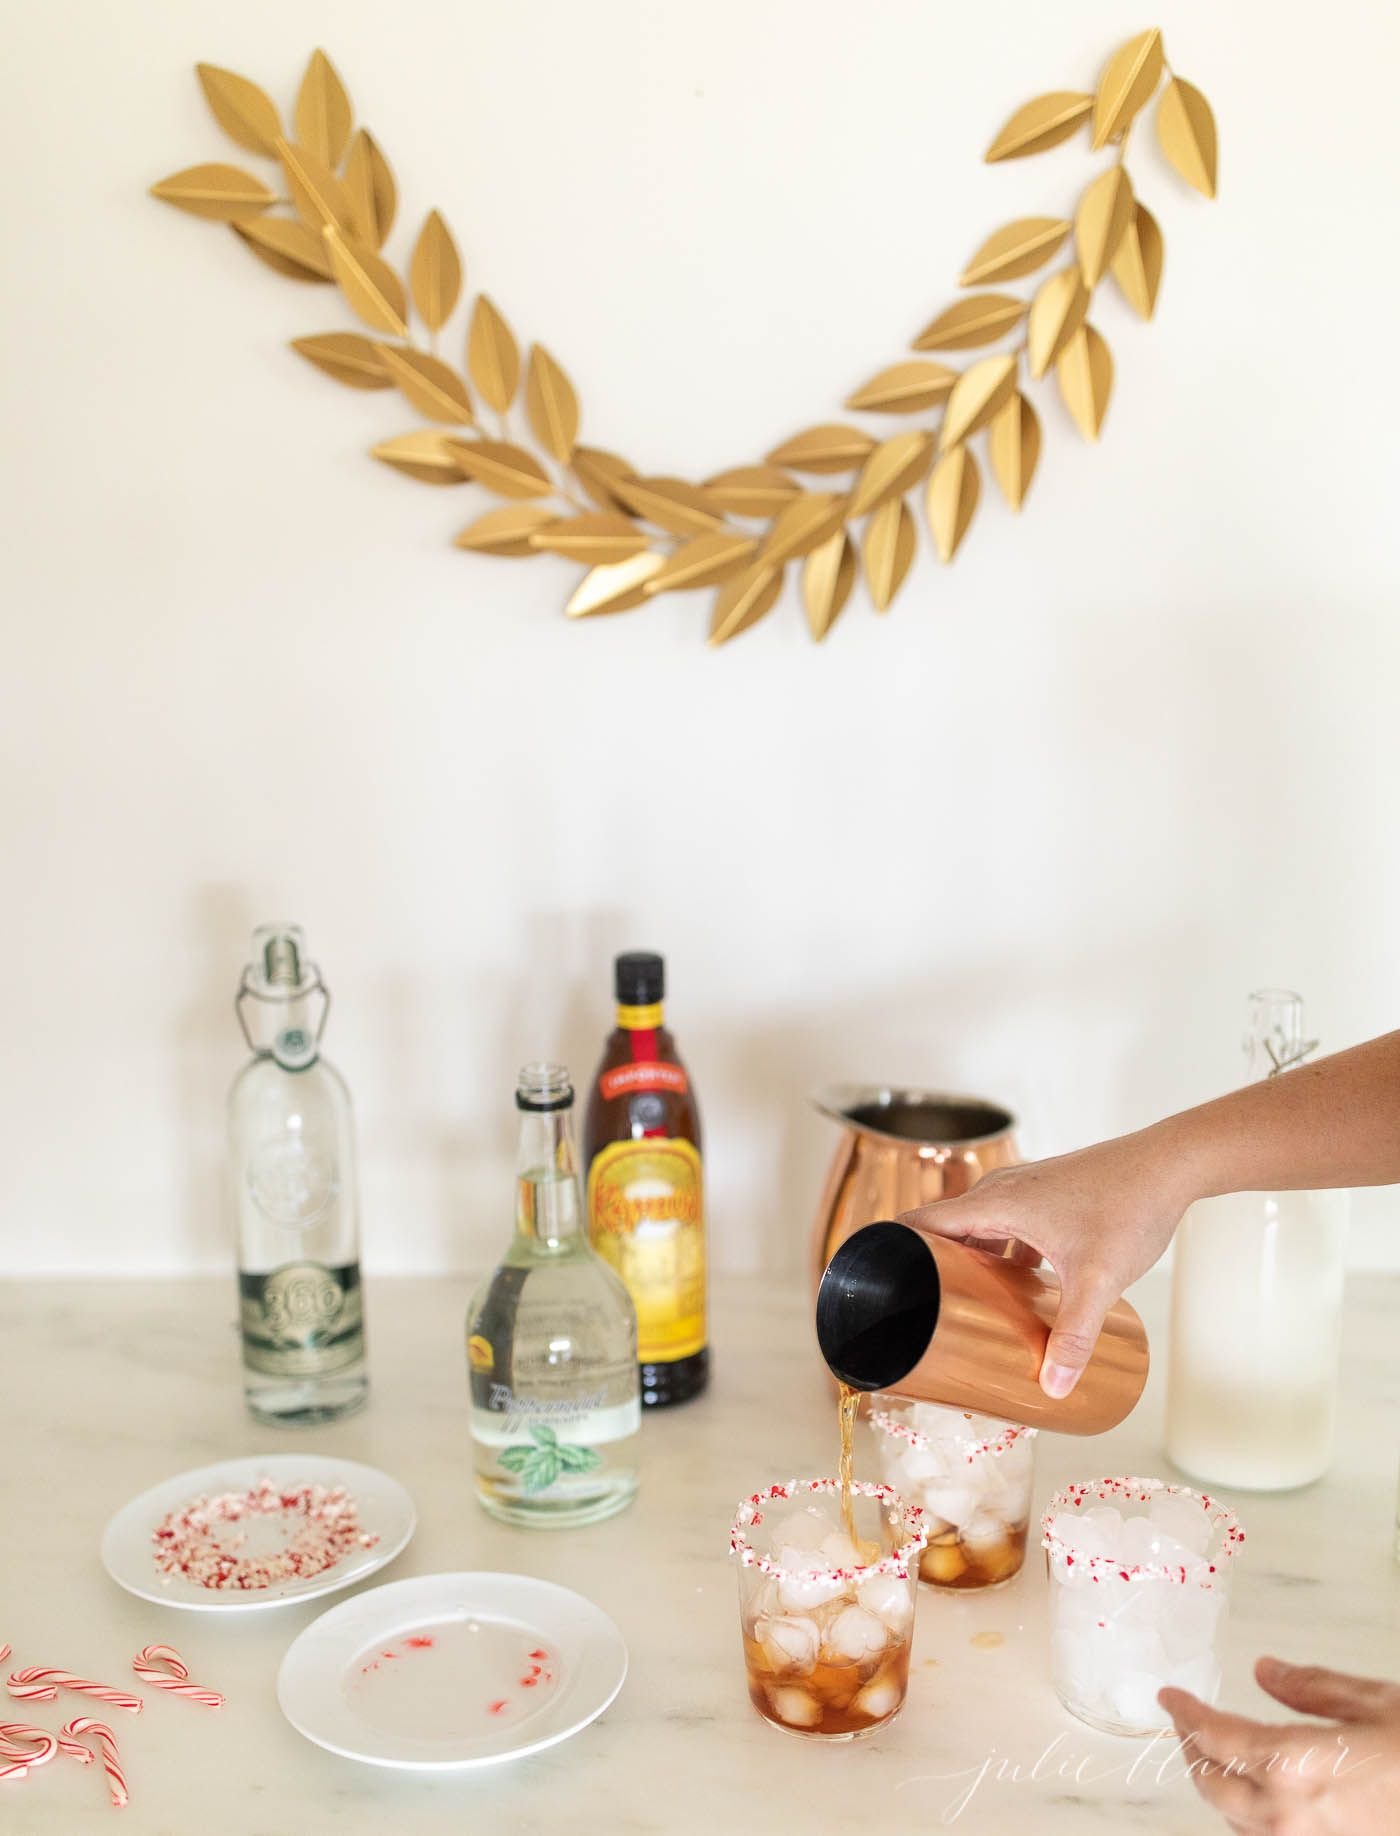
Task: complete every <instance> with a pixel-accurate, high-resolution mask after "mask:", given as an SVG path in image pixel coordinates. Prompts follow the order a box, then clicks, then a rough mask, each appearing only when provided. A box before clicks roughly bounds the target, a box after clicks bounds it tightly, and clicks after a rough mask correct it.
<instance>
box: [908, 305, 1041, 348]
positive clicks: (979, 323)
mask: <svg viewBox="0 0 1400 1836" xmlns="http://www.w3.org/2000/svg"><path fill="white" fill-rule="evenodd" d="M1025 316H1026V303H1025V301H1024V300H1018V299H1016V298H1014V297H1013V296H1012V295H1011V294H1009V293H975V294H973V296H972V298H971V299H967V300H958V301H956V302H955V303H954V304H953V305H951V306H949V307H948V308H947V310H946V311H944V312H940V313H939V315H938V317H937V318H936V319H934V320H932V321H931V322H930V323H929V324H928V325H926V326H925V327H924V329H923V330H922V331H921V332H920V333H919V335H918V337H917V338H916V339H915V340H914V349H915V350H916V351H965V350H970V349H971V348H972V347H973V345H977V344H994V343H995V342H996V340H997V339H998V338H1001V337H1004V336H1005V334H1006V333H1007V332H1009V331H1013V330H1014V329H1015V327H1016V326H1018V325H1019V324H1020V323H1021V321H1022V319H1024V318H1025Z"/></svg>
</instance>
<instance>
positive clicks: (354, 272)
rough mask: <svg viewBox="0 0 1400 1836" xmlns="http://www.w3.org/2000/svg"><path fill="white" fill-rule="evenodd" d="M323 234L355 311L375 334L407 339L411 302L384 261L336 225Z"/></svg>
mask: <svg viewBox="0 0 1400 1836" xmlns="http://www.w3.org/2000/svg"><path fill="white" fill-rule="evenodd" d="M323 233H324V235H325V238H326V253H327V254H328V255H329V256H330V258H331V272H332V273H333V274H334V275H335V278H336V280H337V281H338V283H339V285H340V291H341V292H342V293H343V294H344V295H345V298H346V300H347V301H348V303H349V305H350V309H351V311H352V312H353V313H354V314H355V315H356V317H357V318H360V319H363V320H364V322H365V324H366V325H369V326H372V327H373V328H374V330H375V331H387V332H394V333H395V334H396V335H397V336H398V337H400V338H405V337H407V336H408V301H407V300H406V299H405V297H404V290H403V282H402V281H401V280H400V279H399V277H398V275H397V274H395V272H394V270H393V269H392V268H391V267H390V266H389V264H388V262H387V261H385V259H384V257H383V256H382V255H378V254H376V253H375V251H374V250H373V249H371V248H366V247H365V245H364V243H362V242H352V241H351V240H350V238H349V237H348V236H344V235H342V234H341V232H340V231H339V230H338V229H336V228H335V226H334V225H333V224H328V225H327V227H326V229H325V231H324V232H323Z"/></svg>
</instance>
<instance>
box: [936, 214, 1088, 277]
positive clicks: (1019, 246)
mask: <svg viewBox="0 0 1400 1836" xmlns="http://www.w3.org/2000/svg"><path fill="white" fill-rule="evenodd" d="M1069 232H1070V224H1069V222H1068V221H1067V220H1066V219H1065V218H1064V217H1018V218H1017V220H1016V221H1015V222H1014V223H1008V224H1006V225H1005V226H1004V227H1003V228H1001V229H999V230H995V231H993V233H992V234H991V235H990V236H988V238H987V240H986V241H985V242H984V243H983V244H982V246H981V248H980V249H978V251H977V253H976V254H975V255H974V256H973V258H972V260H971V261H970V262H969V263H968V264H967V266H966V267H965V268H964V269H963V271H962V273H961V275H959V277H958V285H959V286H960V287H986V286H989V285H990V284H991V283H992V282H993V281H1008V280H1017V279H1019V277H1020V276H1021V275H1023V274H1033V273H1034V272H1035V270H1036V269H1037V268H1042V267H1044V265H1045V263H1046V262H1047V261H1049V259H1050V257H1051V256H1052V255H1053V254H1054V253H1055V251H1056V249H1058V248H1059V246H1060V244H1061V243H1062V242H1063V241H1064V239H1065V237H1066V236H1068V234H1069Z"/></svg>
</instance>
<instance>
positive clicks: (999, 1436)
mask: <svg viewBox="0 0 1400 1836" xmlns="http://www.w3.org/2000/svg"><path fill="white" fill-rule="evenodd" d="M954 1413H958V1412H957V1411H954V1410H949V1414H950V1415H951V1414H954ZM960 1413H961V1414H962V1415H963V1416H964V1417H966V1419H967V1420H968V1421H971V1419H972V1416H971V1413H970V1412H969V1411H968V1410H966V1409H964V1410H962V1411H960ZM867 1420H868V1421H869V1423H870V1426H871V1427H872V1428H877V1429H878V1430H879V1431H880V1433H881V1434H888V1435H892V1436H893V1437H894V1438H895V1439H896V1440H900V1441H907V1442H908V1443H909V1445H910V1446H911V1447H913V1448H919V1449H922V1448H925V1447H932V1446H934V1445H938V1446H944V1445H947V1444H948V1443H949V1442H951V1443H952V1444H953V1445H955V1446H956V1447H957V1449H958V1451H959V1452H960V1453H961V1454H962V1455H963V1457H964V1459H965V1460H967V1461H968V1462H969V1463H970V1462H972V1461H973V1460H975V1459H977V1458H978V1456H979V1455H981V1454H1001V1453H1005V1452H1006V1450H1007V1448H1008V1447H1014V1446H1015V1445H1016V1443H1017V1441H1022V1440H1032V1441H1033V1440H1034V1439H1035V1437H1036V1436H1037V1435H1038V1434H1039V1433H1040V1430H1039V1429H1038V1428H1025V1427H1023V1426H1022V1425H1021V1424H1020V1423H1019V1422H1008V1423H1007V1424H1006V1426H1005V1428H1003V1429H1001V1430H1000V1431H999V1432H998V1433H996V1434H989V1435H983V1436H981V1437H980V1438H972V1437H970V1436H963V1435H958V1434H927V1433H925V1432H924V1430H922V1429H920V1428H915V1427H913V1426H912V1425H911V1424H910V1423H909V1422H907V1421H905V1419H904V1417H903V1416H902V1415H896V1414H895V1412H894V1410H893V1409H872V1410H871V1411H870V1414H869V1416H868V1417H867Z"/></svg>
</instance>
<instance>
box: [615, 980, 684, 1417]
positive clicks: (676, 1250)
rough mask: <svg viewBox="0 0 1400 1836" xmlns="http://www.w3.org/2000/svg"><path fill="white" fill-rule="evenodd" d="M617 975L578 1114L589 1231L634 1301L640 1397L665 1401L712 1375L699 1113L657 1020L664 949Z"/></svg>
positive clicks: (658, 1404)
mask: <svg viewBox="0 0 1400 1836" xmlns="http://www.w3.org/2000/svg"><path fill="white" fill-rule="evenodd" d="M613 974H614V987H615V991H616V996H617V1004H618V1005H617V1025H616V1027H615V1028H614V1030H613V1031H612V1033H610V1034H609V1036H608V1041H607V1044H606V1045H605V1046H604V1048H603V1057H602V1061H601V1063H600V1064H599V1066H598V1070H597V1073H596V1075H595V1077H594V1079H593V1087H592V1089H591V1091H590V1092H589V1097H588V1113H587V1116H586V1118H585V1121H584V1132H583V1141H584V1157H585V1159H586V1160H587V1163H588V1230H589V1235H590V1237H591V1239H592V1242H593V1247H594V1248H595V1249H596V1250H597V1252H598V1254H599V1255H600V1256H602V1257H603V1258H604V1260H605V1261H607V1262H609V1263H611V1265H612V1266H613V1268H615V1269H616V1270H617V1272H618V1274H619V1275H620V1276H621V1277H622V1279H623V1281H624V1282H625V1283H626V1284H627V1289H628V1292H629V1293H630V1294H631V1296H632V1301H633V1304H634V1305H635V1307H636V1309H637V1358H638V1362H639V1363H640V1365H641V1377H642V1402H643V1403H644V1404H645V1405H646V1406H648V1407H650V1408H662V1407H664V1406H666V1405H667V1404H668V1403H679V1402H685V1401H687V1400H688V1399H689V1398H690V1397H692V1396H698V1395H699V1393H700V1392H701V1390H703V1389H704V1387H705V1384H706V1381H707V1379H708V1377H709V1368H710V1353H709V1346H708V1344H707V1341H706V1326H705V1203H704V1196H705V1195H704V1181H703V1177H702V1169H701V1161H700V1112H699V1110H698V1108H697V1106H696V1102H695V1092H694V1091H693V1090H692V1089H691V1085H690V1078H689V1076H688V1075H687V1072H686V1069H685V1066H684V1065H683V1064H682V1063H681V1058H680V1054H679V1053H678V1052H677V1050H676V1042H675V1040H674V1039H673V1038H672V1036H671V1034H670V1032H669V1030H668V1029H667V1027H666V1026H665V1024H664V1016H663V1012H662V1000H663V997H664V995H665V965H664V963H663V962H662V959H661V958H660V957H659V956H657V955H655V954H654V953H653V952H652V951H649V950H634V951H629V952H628V953H627V954H625V955H623V956H619V957H618V958H617V959H616V962H615V963H614V966H613Z"/></svg>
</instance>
